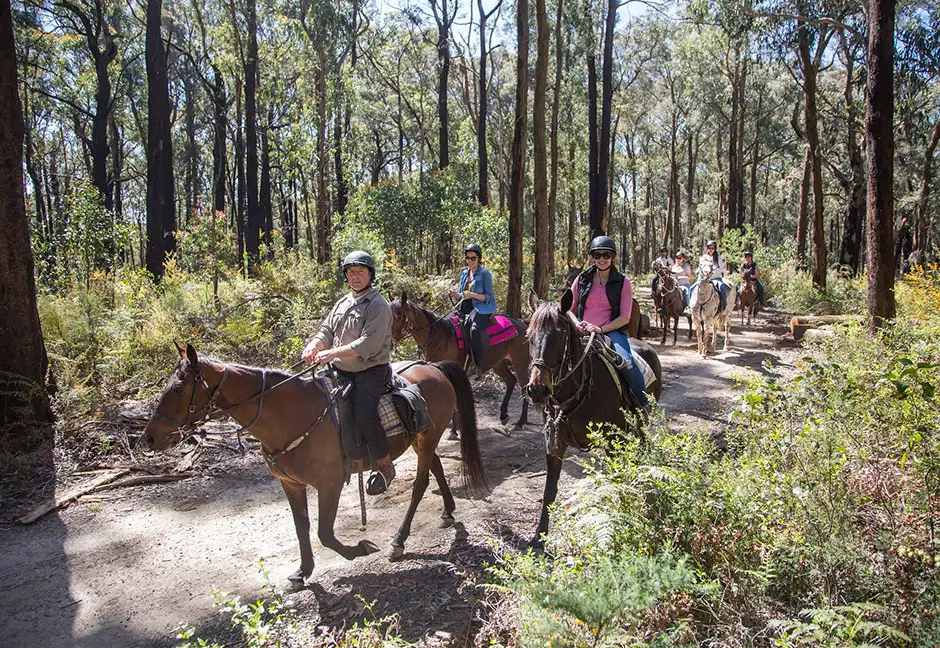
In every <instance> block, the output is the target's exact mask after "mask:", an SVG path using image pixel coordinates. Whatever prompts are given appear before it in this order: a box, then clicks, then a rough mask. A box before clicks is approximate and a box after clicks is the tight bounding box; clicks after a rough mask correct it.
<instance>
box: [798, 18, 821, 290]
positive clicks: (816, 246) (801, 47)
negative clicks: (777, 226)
mask: <svg viewBox="0 0 940 648" xmlns="http://www.w3.org/2000/svg"><path fill="white" fill-rule="evenodd" d="M798 24H799V27H800V28H799V36H798V48H797V49H798V53H799V57H800V66H801V68H802V71H803V93H804V96H805V98H806V107H805V109H804V113H803V114H804V120H805V124H806V141H807V143H808V144H809V154H810V158H811V165H812V167H811V174H812V186H813V252H814V254H813V284H814V285H815V286H816V287H817V288H825V287H826V270H827V261H826V229H825V227H826V223H825V213H824V202H823V201H824V198H825V197H824V196H823V186H822V151H821V150H820V142H819V119H818V111H817V107H816V81H817V74H818V72H819V65H820V61H821V58H822V51H823V50H824V49H825V44H826V43H827V42H828V39H827V38H826V35H825V29H826V28H825V27H820V28H819V32H820V33H819V34H818V39H819V40H818V42H817V44H816V53H815V55H813V54H811V53H810V39H809V35H808V33H807V32H808V30H809V29H810V26H809V25H807V24H806V22H805V21H803V20H800V21H798Z"/></svg>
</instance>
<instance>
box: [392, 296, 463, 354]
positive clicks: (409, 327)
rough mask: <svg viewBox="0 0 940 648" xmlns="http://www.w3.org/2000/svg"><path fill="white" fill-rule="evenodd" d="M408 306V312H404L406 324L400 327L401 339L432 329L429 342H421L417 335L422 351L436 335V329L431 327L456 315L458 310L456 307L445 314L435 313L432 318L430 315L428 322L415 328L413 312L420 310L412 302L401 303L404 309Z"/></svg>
mask: <svg viewBox="0 0 940 648" xmlns="http://www.w3.org/2000/svg"><path fill="white" fill-rule="evenodd" d="M406 308H407V309H408V313H403V317H404V318H405V324H403V325H402V327H401V328H400V329H399V331H400V336H401V337H400V339H402V340H403V339H405V338H406V337H408V336H409V335H410V336H411V337H415V333H420V332H421V331H425V330H427V329H431V333H430V334H429V335H428V340H427V342H425V343H424V344H421V343H420V342H418V338H416V337H415V344H417V345H418V348H419V349H421V351H422V352H423V351H424V350H425V349H426V348H427V347H428V346H430V344H431V340H432V338H433V337H434V335H433V334H434V330H433V329H432V328H431V327H433V326H434V325H435V324H437V323H438V322H441V321H443V320H444V319H446V318H448V317H450V316H452V315H454V314H455V313H456V312H457V311H456V309H455V310H452V311H450V312H448V313H446V314H444V315H435V316H434V317H433V318H430V317H429V318H428V323H427V324H425V325H424V326H420V327H417V328H415V325H414V322H413V321H412V315H411V314H412V313H413V312H414V311H415V310H418V309H417V308H415V307H414V306H412V305H411V304H408V305H407V306H405V305H404V304H402V305H401V309H402V310H404V309H406Z"/></svg>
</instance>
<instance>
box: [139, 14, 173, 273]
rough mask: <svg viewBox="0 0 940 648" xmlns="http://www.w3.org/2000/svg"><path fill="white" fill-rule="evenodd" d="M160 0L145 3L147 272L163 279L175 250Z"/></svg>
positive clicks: (170, 145) (167, 93)
mask: <svg viewBox="0 0 940 648" xmlns="http://www.w3.org/2000/svg"><path fill="white" fill-rule="evenodd" d="M162 12H163V0H148V2H147V36H146V44H145V45H146V58H147V162H148V164H147V270H148V271H150V274H152V275H153V278H154V280H155V281H160V280H161V279H162V278H163V267H164V263H165V262H166V257H167V255H168V254H170V253H171V252H173V251H175V250H176V238H175V237H174V233H175V232H176V206H175V200H174V194H173V139H172V136H171V132H170V111H171V106H170V90H169V81H168V78H167V59H166V50H165V49H164V48H163V36H162V35H161V29H160V28H161V19H162Z"/></svg>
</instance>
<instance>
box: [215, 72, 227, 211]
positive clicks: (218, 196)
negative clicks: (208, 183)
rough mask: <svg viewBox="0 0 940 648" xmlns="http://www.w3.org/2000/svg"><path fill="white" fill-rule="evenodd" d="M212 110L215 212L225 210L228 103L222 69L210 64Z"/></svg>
mask: <svg viewBox="0 0 940 648" xmlns="http://www.w3.org/2000/svg"><path fill="white" fill-rule="evenodd" d="M212 74H213V85H212V112H213V129H214V130H213V138H212V194H213V200H212V208H213V209H214V210H215V211H217V212H224V211H225V169H226V168H227V167H228V161H227V159H226V150H225V148H226V134H227V132H228V104H227V102H226V98H225V79H224V78H223V76H222V71H221V70H220V69H219V68H218V67H217V66H216V65H213V66H212Z"/></svg>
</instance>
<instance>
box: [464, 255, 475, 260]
mask: <svg viewBox="0 0 940 648" xmlns="http://www.w3.org/2000/svg"><path fill="white" fill-rule="evenodd" d="M464 258H465V259H466V260H467V261H476V260H477V258H478V257H475V256H473V255H472V254H471V255H470V256H468V257H464Z"/></svg>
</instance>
